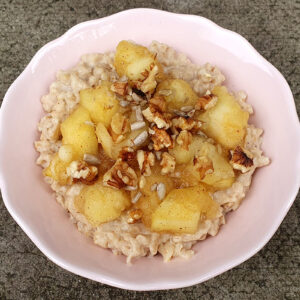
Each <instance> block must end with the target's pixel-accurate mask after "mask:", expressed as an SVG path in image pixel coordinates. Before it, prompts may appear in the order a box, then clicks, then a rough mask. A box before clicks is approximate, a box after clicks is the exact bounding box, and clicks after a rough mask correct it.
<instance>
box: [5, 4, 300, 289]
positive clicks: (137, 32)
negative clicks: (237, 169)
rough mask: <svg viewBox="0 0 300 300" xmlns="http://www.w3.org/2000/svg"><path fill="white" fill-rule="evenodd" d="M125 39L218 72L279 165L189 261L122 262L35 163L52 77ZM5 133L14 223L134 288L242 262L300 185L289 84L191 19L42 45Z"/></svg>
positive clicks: (8, 102) (225, 36)
mask: <svg viewBox="0 0 300 300" xmlns="http://www.w3.org/2000/svg"><path fill="white" fill-rule="evenodd" d="M137 24H139V25H138V26H137ZM123 39H130V40H134V41H136V42H138V43H141V44H144V45H148V44H150V43H151V41H152V40H157V41H160V42H163V43H166V44H168V45H170V46H172V47H174V48H175V49H176V50H178V51H179V52H184V53H185V54H186V55H187V56H188V57H189V58H190V59H191V60H192V61H193V62H195V63H197V64H204V63H206V62H210V63H212V64H214V65H216V66H218V67H219V68H220V69H221V70H222V71H223V73H224V74H225V76H226V85H228V86H229V88H231V89H232V90H236V91H237V90H244V91H246V92H247V94H248V101H249V102H250V103H251V104H252V105H253V107H254V111H255V114H254V116H253V117H252V118H251V122H252V123H253V124H255V125H256V126H257V127H261V128H263V129H264V131H265V134H264V142H263V149H264V152H265V154H266V155H267V156H269V157H270V158H271V160H272V164H271V165H270V166H268V167H265V168H262V169H260V170H258V171H257V172H256V174H255V176H254V179H253V184H252V187H251V189H250V191H249V193H248V194H247V197H246V199H245V200H244V202H243V203H242V205H241V207H240V208H239V209H238V211H236V212H234V213H230V214H229V215H228V217H227V225H225V226H223V227H222V228H221V230H220V232H219V234H218V235H217V236H216V237H214V238H208V239H207V240H205V241H204V242H200V243H198V244H197V245H196V246H195V247H194V249H195V250H196V255H195V256H194V257H193V258H192V259H190V260H188V261H184V260H182V259H175V260H174V261H172V262H171V263H169V264H165V263H163V261H162V258H161V257H160V256H157V257H154V258H142V259H139V260H136V261H134V264H133V265H132V266H130V267H129V266H127V265H126V263H125V258H124V257H122V256H114V255H113V254H112V253H111V252H110V251H109V250H105V249H102V248H100V247H97V246H95V245H94V244H93V243H92V241H91V240H90V239H89V238H87V237H85V236H84V235H83V234H81V233H79V232H78V231H77V230H76V228H75V226H74V225H73V224H72V223H71V222H70V220H69V219H68V217H67V214H66V213H65V212H64V210H63V209H62V208H61V207H60V205H59V204H57V203H56V201H55V200H54V197H53V195H52V193H51V191H50V189H49V187H48V186H47V185H46V184H45V183H44V182H43V178H42V174H41V169H40V168H39V167H37V166H36V165H35V160H36V158H37V153H36V152H35V151H34V148H33V142H34V141H35V140H36V139H37V138H38V133H37V131H36V125H37V123H38V121H39V119H40V118H41V116H42V115H43V111H42V107H41V104H40V98H41V96H42V95H44V94H46V93H47V92H48V88H49V85H50V83H51V82H52V81H53V80H54V79H55V73H56V72H57V71H58V70H59V69H68V68H70V67H72V66H74V65H75V64H76V63H77V62H78V60H79V58H80V56H81V55H82V54H84V53H90V52H105V51H111V50H113V49H115V47H116V45H117V43H118V42H119V41H120V40H123ZM0 130H1V131H0V138H1V145H4V146H3V147H2V146H1V150H0V154H1V155H0V168H1V169H0V170H1V178H0V179H1V180H0V183H1V188H2V193H3V198H4V201H5V204H6V206H7V208H8V209H9V211H10V213H11V214H12V216H13V217H14V218H15V220H16V221H17V222H18V223H19V224H20V226H21V227H22V228H23V230H24V231H25V232H26V233H27V234H28V235H29V237H30V238H31V239H32V240H33V241H34V242H35V243H36V245H37V246H38V247H39V248H40V249H41V250H42V251H43V252H44V253H45V254H46V255H47V256H48V257H49V258H50V259H51V260H53V261H54V262H56V263H58V264H59V265H60V266H62V267H64V268H66V269H68V270H70V271H72V272H75V273H77V274H80V275H82V276H85V277H88V278H91V279H94V280H97V281H100V282H104V283H107V284H111V285H114V286H118V287H122V288H127V289H137V290H148V289H167V288H177V287H183V286H187V285H191V284H194V283H198V282H201V281H204V280H206V279H208V278H211V277H213V276H214V275H217V274H219V273H221V272H223V271H225V270H227V269H229V268H231V267H234V266H235V265H237V264H239V263H241V262H242V261H244V260H245V259H247V258H249V257H250V256H251V255H253V254H254V253H256V252H257V251H258V250H259V249H260V248H261V247H262V246H263V245H264V244H265V243H266V242H267V241H268V240H269V239H270V238H271V236H272V235H273V233H274V232H275V230H276V229H277V227H278V226H279V224H280V222H281V221H282V219H283V217H284V216H285V214H286V213H287V211H288V209H289V207H290V205H291V204H292V202H293V198H294V197H295V193H296V191H297V184H298V183H299V174H298V173H297V167H298V169H299V166H300V164H299V152H300V151H299V150H300V146H299V123H298V119H297V116H296V114H295V108H294V105H293V98H292V95H291V92H290V90H289V87H288V85H287V84H286V82H285V80H284V79H283V77H282V76H281V75H280V74H279V72H278V71H277V70H276V69H275V68H273V67H272V66H271V65H270V64H269V63H267V62H266V61H265V60H264V59H263V58H262V57H261V56H260V55H258V54H257V53H256V52H255V50H254V49H252V47H251V46H250V45H249V44H248V43H247V42H246V41H245V40H244V39H242V38H241V37H240V36H238V35H237V34H234V33H232V32H229V31H227V30H224V29H221V28H220V27H218V26H216V25H215V24H213V23H212V22H210V21H208V20H206V19H203V18H199V17H194V16H183V15H175V14H170V13H166V12H161V11H153V10H131V11H127V12H123V13H121V14H117V15H113V16H111V17H108V18H104V19H100V20H95V21H91V22H87V23H83V24H80V25H78V26H76V27H75V28H73V29H71V30H70V31H69V32H67V33H66V34H65V35H64V36H62V37H61V38H59V39H58V40H55V41H53V42H51V43H50V44H48V45H46V46H45V47H43V48H42V49H41V50H40V51H39V52H38V53H37V55H36V56H35V57H34V59H33V60H32V61H31V63H30V64H29V65H28V67H27V68H26V70H25V71H24V72H23V74H22V75H21V76H20V77H19V78H18V79H17V80H16V82H15V83H14V84H13V85H12V87H11V88H10V89H9V91H8V93H7V95H6V97H5V100H4V104H3V107H2V109H1V128H0ZM293 141H294V147H292V148H291V147H290V146H289V145H290V144H291V143H292V142H293ZM286 158H290V159H289V160H288V162H290V163H287V160H286ZM293 161H294V163H292V162H293Z"/></svg>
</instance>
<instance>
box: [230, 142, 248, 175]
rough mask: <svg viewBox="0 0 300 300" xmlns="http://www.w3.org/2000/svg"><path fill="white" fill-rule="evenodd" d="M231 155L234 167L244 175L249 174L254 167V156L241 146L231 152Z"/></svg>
mask: <svg viewBox="0 0 300 300" xmlns="http://www.w3.org/2000/svg"><path fill="white" fill-rule="evenodd" d="M230 155H231V158H230V163H231V165H232V167H233V168H234V169H236V170H239V171H241V172H242V173H246V172H248V171H249V170H250V169H251V167H252V166H253V155H252V154H251V153H250V152H249V151H247V150H246V149H243V148H241V147H240V146H237V147H236V148H235V149H234V150H230Z"/></svg>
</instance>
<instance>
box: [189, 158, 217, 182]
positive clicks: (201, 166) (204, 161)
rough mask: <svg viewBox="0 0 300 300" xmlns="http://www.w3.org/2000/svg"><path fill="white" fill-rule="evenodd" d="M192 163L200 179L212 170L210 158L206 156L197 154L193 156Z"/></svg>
mask: <svg viewBox="0 0 300 300" xmlns="http://www.w3.org/2000/svg"><path fill="white" fill-rule="evenodd" d="M193 164H194V166H195V168H196V170H197V171H198V172H199V175H200V180H202V179H204V177H205V176H206V175H208V174H212V173H213V172H214V167H213V163H212V160H211V159H210V158H209V157H207V156H202V155H198V156H195V157H194V160H193Z"/></svg>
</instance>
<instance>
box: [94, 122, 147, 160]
mask: <svg viewBox="0 0 300 300" xmlns="http://www.w3.org/2000/svg"><path fill="white" fill-rule="evenodd" d="M146 130H147V127H146V126H145V127H144V128H141V129H138V130H134V131H132V132H130V133H129V134H126V137H125V139H124V140H123V141H122V142H120V143H114V141H113V139H112V136H111V135H110V134H109V132H108V130H107V129H106V127H105V126H104V125H103V124H102V123H98V125H97V127H96V134H97V137H98V141H99V143H100V144H101V145H102V148H103V150H104V152H105V153H106V155H108V156H109V157H110V158H112V159H117V158H118V156H119V153H120V151H121V150H122V148H123V147H128V146H131V145H132V142H133V141H135V139H136V138H137V137H138V136H139V135H140V134H142V133H143V132H144V131H146Z"/></svg>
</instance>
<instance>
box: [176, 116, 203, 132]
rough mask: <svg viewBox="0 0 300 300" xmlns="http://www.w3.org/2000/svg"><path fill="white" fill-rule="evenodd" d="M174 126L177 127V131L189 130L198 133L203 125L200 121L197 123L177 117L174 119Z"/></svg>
mask: <svg viewBox="0 0 300 300" xmlns="http://www.w3.org/2000/svg"><path fill="white" fill-rule="evenodd" d="M172 124H173V127H175V128H176V129H180V130H188V131H193V132H197V131H198V130H199V129H200V127H201V125H202V123H201V122H200V121H196V120H193V119H190V118H189V119H186V118H184V117H175V118H173V119H172Z"/></svg>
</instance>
